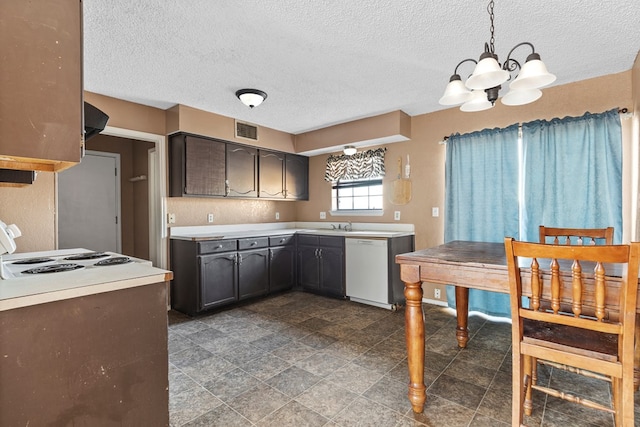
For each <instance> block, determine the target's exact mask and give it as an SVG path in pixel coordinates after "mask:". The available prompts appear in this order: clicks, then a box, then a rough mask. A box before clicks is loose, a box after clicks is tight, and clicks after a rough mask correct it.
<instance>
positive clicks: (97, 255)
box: [64, 252, 109, 261]
mask: <svg viewBox="0 0 640 427" xmlns="http://www.w3.org/2000/svg"><path fill="white" fill-rule="evenodd" d="M106 256H109V254H105V253H104V252H87V253H85V254H78V255H72V256H68V257H65V258H64V259H66V260H69V261H82V260H86V259H96V258H104V257H106Z"/></svg>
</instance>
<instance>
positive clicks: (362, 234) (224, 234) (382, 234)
mask: <svg viewBox="0 0 640 427" xmlns="http://www.w3.org/2000/svg"><path fill="white" fill-rule="evenodd" d="M190 228H193V230H188V231H176V232H175V233H174V232H173V231H172V232H171V238H172V239H176V240H190V241H204V240H221V239H242V238H248V237H264V236H266V237H268V236H281V235H287V234H314V235H323V236H341V237H345V238H363V239H364V238H374V239H375V238H378V239H381V238H393V237H401V236H412V235H414V234H415V233H414V232H413V231H408V230H362V229H355V230H352V231H345V230H343V229H339V230H337V229H336V230H334V229H328V228H275V229H265V230H260V229H258V230H247V231H222V230H211V231H210V230H206V227H203V228H204V229H203V230H197V227H190Z"/></svg>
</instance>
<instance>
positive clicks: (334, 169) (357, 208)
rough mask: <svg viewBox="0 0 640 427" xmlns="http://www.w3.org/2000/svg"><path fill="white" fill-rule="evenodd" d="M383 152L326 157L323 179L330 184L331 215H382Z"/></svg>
mask: <svg viewBox="0 0 640 427" xmlns="http://www.w3.org/2000/svg"><path fill="white" fill-rule="evenodd" d="M385 151H386V148H378V149H375V150H366V151H360V152H358V153H356V154H354V155H351V156H346V155H338V156H336V155H331V156H329V158H328V159H327V169H326V171H325V175H324V179H325V180H326V181H329V182H331V215H374V216H377V215H382V177H383V176H384V154H385Z"/></svg>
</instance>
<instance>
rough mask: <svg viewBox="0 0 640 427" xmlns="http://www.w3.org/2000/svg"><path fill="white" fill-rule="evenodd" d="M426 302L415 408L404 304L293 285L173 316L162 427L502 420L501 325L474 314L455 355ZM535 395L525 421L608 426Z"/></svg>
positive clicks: (562, 376)
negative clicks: (419, 397)
mask: <svg viewBox="0 0 640 427" xmlns="http://www.w3.org/2000/svg"><path fill="white" fill-rule="evenodd" d="M424 309H425V317H426V319H427V322H426V326H425V329H426V331H425V336H426V364H425V384H426V385H427V404H426V406H425V411H424V413H423V414H414V413H413V411H412V410H411V406H410V404H409V401H408V399H407V397H406V395H407V383H408V372H407V361H406V350H405V341H404V311H403V310H402V309H401V310H399V311H398V312H392V311H389V310H385V309H381V308H376V307H372V306H368V305H362V304H358V303H353V302H350V301H343V300H336V299H330V298H325V297H320V296H316V295H313V294H309V293H304V292H296V291H292V292H289V293H285V294H280V295H276V296H273V297H269V298H267V299H262V300H258V301H255V302H251V303H248V304H243V305H242V306H239V307H235V308H232V309H228V310H221V311H218V312H215V313H211V314H206V315H203V316H199V317H197V318H189V317H187V316H185V315H182V314H180V313H176V312H170V315H169V412H170V423H171V426H173V427H182V426H185V427H186V426H224V427H232V426H274V427H275V426H278V427H280V426H295V427H300V426H376V427H381V426H423V425H426V426H492V427H493V426H508V425H509V424H510V420H511V394H510V393H511V391H510V390H511V352H510V340H511V338H510V334H511V330H510V325H509V324H508V323H497V322H491V321H486V320H485V319H483V318H481V317H477V316H471V317H470V318H469V329H470V336H471V339H470V341H469V344H468V347H467V349H464V350H459V349H458V348H457V346H456V340H455V318H454V317H453V316H452V315H451V314H450V313H448V312H447V311H446V310H444V309H442V308H441V307H437V306H432V305H425V306H424ZM540 371H541V373H540V378H539V381H540V382H543V381H551V382H552V383H554V384H558V383H560V384H565V388H566V389H567V390H568V391H572V392H573V393H575V394H579V395H583V396H586V397H589V398H591V399H595V400H598V401H605V402H608V401H609V399H610V396H609V391H608V388H607V386H606V384H604V383H602V384H595V385H594V382H595V383H597V380H590V381H585V380H582V379H580V380H579V381H576V380H575V379H574V378H573V375H572V374H567V373H564V372H558V371H556V372H554V371H553V370H548V371H547V370H545V368H541V369H540ZM580 378H582V377H580ZM594 390H595V392H594ZM534 399H535V409H534V414H533V416H532V417H530V418H527V420H526V422H527V425H529V426H560V425H562V426H578V425H579V426H612V425H613V419H612V417H611V416H610V415H608V414H603V413H601V412H599V411H595V410H590V409H588V408H585V407H581V406H577V405H575V404H570V403H567V402H564V401H562V400H559V399H555V398H553V397H546V395H544V394H541V395H535V396H534ZM639 403H640V399H638V398H637V399H636V408H638V406H639ZM638 415H639V414H636V419H638V418H639V416H638ZM636 425H638V422H636Z"/></svg>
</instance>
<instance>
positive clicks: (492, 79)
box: [439, 0, 556, 111]
mask: <svg viewBox="0 0 640 427" xmlns="http://www.w3.org/2000/svg"><path fill="white" fill-rule="evenodd" d="M493 6H494V3H493V0H491V1H490V2H489V5H488V6H487V12H489V21H490V22H491V26H490V28H489V30H490V31H491V38H490V39H489V43H485V44H484V52H483V53H482V55H480V59H479V60H478V61H476V60H475V59H471V58H469V59H465V60H462V61H460V62H459V63H458V65H456V68H455V70H454V72H453V75H452V76H451V78H450V79H449V84H448V85H447V87H446V88H445V91H444V95H443V96H442V98H440V101H439V102H440V104H441V105H458V104H462V105H461V106H460V110H462V111H482V110H487V109H489V108H491V107H493V106H494V104H495V102H496V99H498V94H499V92H500V89H501V88H502V84H503V83H505V82H506V81H508V80H510V79H511V73H512V72H514V71H516V70H520V73H519V74H518V75H517V77H516V78H515V79H514V80H513V81H512V82H511V83H510V84H509V92H508V93H507V94H506V95H505V96H503V97H502V103H503V104H505V105H524V104H528V103H530V102H533V101H535V100H537V99H538V98H540V97H541V96H542V91H541V90H540V88H541V87H543V86H546V85H549V84H551V83H553V82H554V81H555V80H556V76H554V75H553V74H551V73H549V72H548V71H547V67H546V66H545V65H544V63H543V62H542V61H541V60H540V55H539V54H537V53H536V51H535V48H534V47H533V45H532V44H531V43H529V42H522V43H519V44H517V45H515V46H514V47H513V48H512V49H511V50H510V51H509V54H508V55H507V59H506V61H504V64H500V63H499V62H498V55H496V53H495V49H494V45H493V44H494V41H495V37H494V25H493V19H494V16H493ZM520 46H529V47H530V48H531V52H532V53H530V54H529V56H527V58H526V61H525V63H524V65H521V64H520V63H519V62H518V61H516V60H515V59H513V58H511V54H512V53H513V51H514V50H516V49H517V48H519V47H520ZM466 62H473V63H474V64H476V66H475V69H474V70H473V74H471V76H470V77H469V78H468V79H467V81H466V82H465V83H463V82H462V79H461V78H460V75H459V74H458V67H460V66H461V65H462V64H464V63H466Z"/></svg>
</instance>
